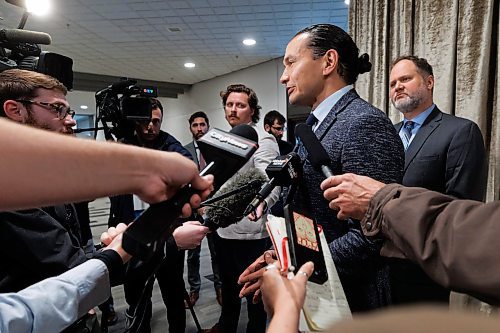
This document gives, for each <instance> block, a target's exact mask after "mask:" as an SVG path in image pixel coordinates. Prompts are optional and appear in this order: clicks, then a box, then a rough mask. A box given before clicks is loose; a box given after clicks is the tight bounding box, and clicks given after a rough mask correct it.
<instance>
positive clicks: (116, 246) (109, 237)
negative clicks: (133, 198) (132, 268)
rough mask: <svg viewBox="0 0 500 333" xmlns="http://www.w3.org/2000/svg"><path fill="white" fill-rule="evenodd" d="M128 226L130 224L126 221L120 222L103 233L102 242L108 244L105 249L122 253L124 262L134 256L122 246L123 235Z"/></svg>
mask: <svg viewBox="0 0 500 333" xmlns="http://www.w3.org/2000/svg"><path fill="white" fill-rule="evenodd" d="M127 228H128V226H127V225H126V224H125V223H119V224H118V225H117V226H116V227H111V228H109V229H108V231H105V232H103V233H102V234H101V243H103V244H104V245H106V247H105V248H104V249H103V250H104V251H105V250H114V251H115V252H117V253H118V254H119V255H120V257H121V258H122V261H123V263H126V262H127V261H129V260H130V258H132V256H131V255H130V254H128V253H127V252H125V250H124V249H123V248H122V237H123V233H124V232H125V230H127Z"/></svg>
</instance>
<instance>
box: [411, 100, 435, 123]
mask: <svg viewBox="0 0 500 333" xmlns="http://www.w3.org/2000/svg"><path fill="white" fill-rule="evenodd" d="M435 106H436V104H434V103H432V105H431V106H430V107H428V108H427V109H425V111H424V112H422V113H421V114H419V115H418V116H416V117H415V118H413V119H412V120H411V121H413V122H414V123H415V124H416V125H418V126H419V127H420V126H422V124H423V123H424V121H425V119H427V117H428V116H429V115H430V114H431V112H432V110H434V107H435ZM408 120H409V119H406V118H405V119H404V120H403V125H404V124H406V122H407V121H408Z"/></svg>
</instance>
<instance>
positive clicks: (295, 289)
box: [260, 262, 314, 318]
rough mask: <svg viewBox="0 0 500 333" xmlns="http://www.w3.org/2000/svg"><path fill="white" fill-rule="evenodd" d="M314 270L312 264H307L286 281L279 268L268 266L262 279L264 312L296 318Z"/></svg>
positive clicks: (302, 304)
mask: <svg viewBox="0 0 500 333" xmlns="http://www.w3.org/2000/svg"><path fill="white" fill-rule="evenodd" d="M313 270H314V264H313V263H312V262H307V263H305V264H304V265H302V267H300V269H299V270H298V271H297V274H296V275H295V276H294V277H293V278H292V279H288V278H287V277H284V276H282V275H281V274H280V271H279V268H277V267H272V266H270V267H269V268H268V269H266V271H265V273H264V275H263V277H262V285H261V286H260V289H261V291H262V300H263V302H264V308H265V310H266V312H267V313H268V314H269V315H270V316H273V315H274V313H275V312H276V311H283V312H284V313H287V314H290V315H292V316H297V318H298V314H299V311H300V309H302V307H303V306H304V300H305V296H306V283H307V280H308V279H309V277H310V276H311V274H312V272H313Z"/></svg>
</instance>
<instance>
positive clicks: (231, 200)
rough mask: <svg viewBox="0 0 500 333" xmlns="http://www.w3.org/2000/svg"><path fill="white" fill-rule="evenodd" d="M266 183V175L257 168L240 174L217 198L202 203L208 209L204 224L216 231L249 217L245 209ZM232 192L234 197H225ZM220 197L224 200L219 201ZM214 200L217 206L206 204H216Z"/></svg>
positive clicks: (226, 185) (229, 182)
mask: <svg viewBox="0 0 500 333" xmlns="http://www.w3.org/2000/svg"><path fill="white" fill-rule="evenodd" d="M266 181H267V178H266V176H265V175H264V173H263V172H262V171H260V170H259V169H256V168H250V169H248V170H245V171H243V172H241V173H238V174H237V175H236V176H234V177H233V178H232V179H231V180H229V181H228V183H227V184H225V186H224V187H223V188H222V189H221V190H220V191H219V192H218V193H217V194H218V195H217V197H214V198H211V199H210V200H206V201H205V202H202V203H201V206H207V207H208V208H207V209H206V210H205V214H204V217H203V218H204V220H205V222H204V223H203V224H204V225H205V226H207V227H209V228H210V230H212V231H214V230H216V229H218V228H225V227H228V226H230V225H231V224H235V223H237V222H238V221H240V220H241V219H242V218H243V217H244V216H246V215H248V214H247V213H246V211H245V208H246V207H247V205H248V203H249V202H250V201H251V200H252V199H253V197H254V196H255V195H256V194H257V192H258V191H259V189H260V187H261V186H262V184H264V183H265V182H266ZM231 192H232V195H230V196H227V197H226V196H225V194H226V193H231ZM219 197H220V198H222V199H220V200H219V199H218V198H219ZM214 200H215V201H216V202H217V204H216V205H213V204H210V205H207V203H206V202H214Z"/></svg>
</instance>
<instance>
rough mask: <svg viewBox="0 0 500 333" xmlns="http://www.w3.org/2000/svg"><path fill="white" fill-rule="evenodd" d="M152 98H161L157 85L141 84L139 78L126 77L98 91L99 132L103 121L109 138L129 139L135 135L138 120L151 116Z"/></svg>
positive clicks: (105, 133) (96, 97) (97, 120)
mask: <svg viewBox="0 0 500 333" xmlns="http://www.w3.org/2000/svg"><path fill="white" fill-rule="evenodd" d="M151 97H158V89H157V88H156V87H153V86H139V85H137V81H136V80H132V79H126V78H124V79H122V80H121V81H118V82H115V83H113V84H112V85H110V86H108V87H107V88H105V89H103V90H100V91H98V92H96V94H95V100H96V113H97V116H96V122H95V125H96V126H95V127H96V132H95V135H97V128H98V124H99V122H101V124H102V126H103V127H102V129H104V135H105V137H106V139H107V140H111V139H115V138H116V139H117V140H123V141H125V142H126V141H127V140H128V139H130V138H131V137H132V136H133V134H134V129H135V126H134V121H148V120H149V119H151V112H152V105H151V99H150V98H151ZM109 124H111V127H110V126H109ZM112 136H114V138H113V137H112Z"/></svg>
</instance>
